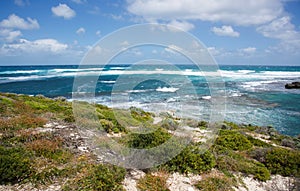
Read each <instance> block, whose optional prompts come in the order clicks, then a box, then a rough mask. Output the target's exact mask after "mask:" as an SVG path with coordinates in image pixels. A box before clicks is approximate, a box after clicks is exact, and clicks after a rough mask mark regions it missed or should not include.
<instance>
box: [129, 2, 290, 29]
mask: <svg viewBox="0 0 300 191" xmlns="http://www.w3.org/2000/svg"><path fill="white" fill-rule="evenodd" d="M128 2H129V4H128V7H127V10H128V11H129V12H130V13H132V14H134V15H137V16H141V17H143V18H144V19H146V20H159V19H160V20H174V19H180V20H188V19H193V20H195V19H198V20H202V21H213V22H223V23H228V24H235V25H242V26H249V25H260V24H264V23H267V22H270V21H272V20H273V19H275V18H277V17H278V16H279V15H281V14H282V13H283V11H284V7H283V4H282V1H281V0H262V1H257V0H248V1H236V0H222V1H220V0H211V1H207V0H189V1H182V0H148V1H145V0H131V1H128Z"/></svg>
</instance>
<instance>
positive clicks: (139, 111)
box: [129, 107, 153, 122]
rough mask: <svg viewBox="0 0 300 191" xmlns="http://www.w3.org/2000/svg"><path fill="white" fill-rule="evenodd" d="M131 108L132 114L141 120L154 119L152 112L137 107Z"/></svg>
mask: <svg viewBox="0 0 300 191" xmlns="http://www.w3.org/2000/svg"><path fill="white" fill-rule="evenodd" d="M129 110H130V113H131V116H132V117H133V118H134V119H136V120H138V121H140V122H146V121H148V122H149V121H153V119H152V114H151V113H150V112H146V111H144V110H142V109H140V108H137V107H130V108H129Z"/></svg>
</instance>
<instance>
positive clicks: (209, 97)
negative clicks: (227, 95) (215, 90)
mask: <svg viewBox="0 0 300 191" xmlns="http://www.w3.org/2000/svg"><path fill="white" fill-rule="evenodd" d="M201 98H202V99H205V100H209V99H211V96H202V97H201Z"/></svg>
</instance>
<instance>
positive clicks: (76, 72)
mask: <svg viewBox="0 0 300 191" xmlns="http://www.w3.org/2000/svg"><path fill="white" fill-rule="evenodd" d="M112 68H113V69H112ZM112 68H111V70H107V71H104V70H103V69H104V68H77V69H72V68H70V69H50V70H16V71H2V72H0V74H20V76H13V77H4V78H2V82H3V81H4V82H11V81H22V80H23V81H26V80H36V79H39V78H40V79H44V78H54V77H75V76H108V75H155V74H159V75H180V76H196V77H205V76H211V77H218V76H220V77H224V78H225V79H228V80H231V79H233V80H247V81H249V80H250V81H254V80H260V81H262V82H251V83H252V84H244V86H245V87H247V86H248V87H252V86H255V83H268V82H265V81H263V80H267V81H271V80H283V79H299V78H300V72H298V71H290V72H287V71H261V72H256V71H254V70H236V71H229V70H217V71H213V72H202V71H193V70H191V69H185V70H182V71H181V70H177V71H171V70H162V69H160V68H156V69H155V70H120V69H121V68H125V67H112ZM22 74H34V75H29V76H25V75H24V76H22ZM102 83H113V81H106V82H104V81H103V82H102ZM270 83H271V82H270ZM258 85H260V84H258Z"/></svg>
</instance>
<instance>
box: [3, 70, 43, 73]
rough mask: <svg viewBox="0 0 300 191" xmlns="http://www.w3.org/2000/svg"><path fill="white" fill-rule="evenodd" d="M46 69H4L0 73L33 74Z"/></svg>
mask: <svg viewBox="0 0 300 191" xmlns="http://www.w3.org/2000/svg"><path fill="white" fill-rule="evenodd" d="M42 71H44V70H16V71H3V72H0V74H31V73H39V72H42Z"/></svg>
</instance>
